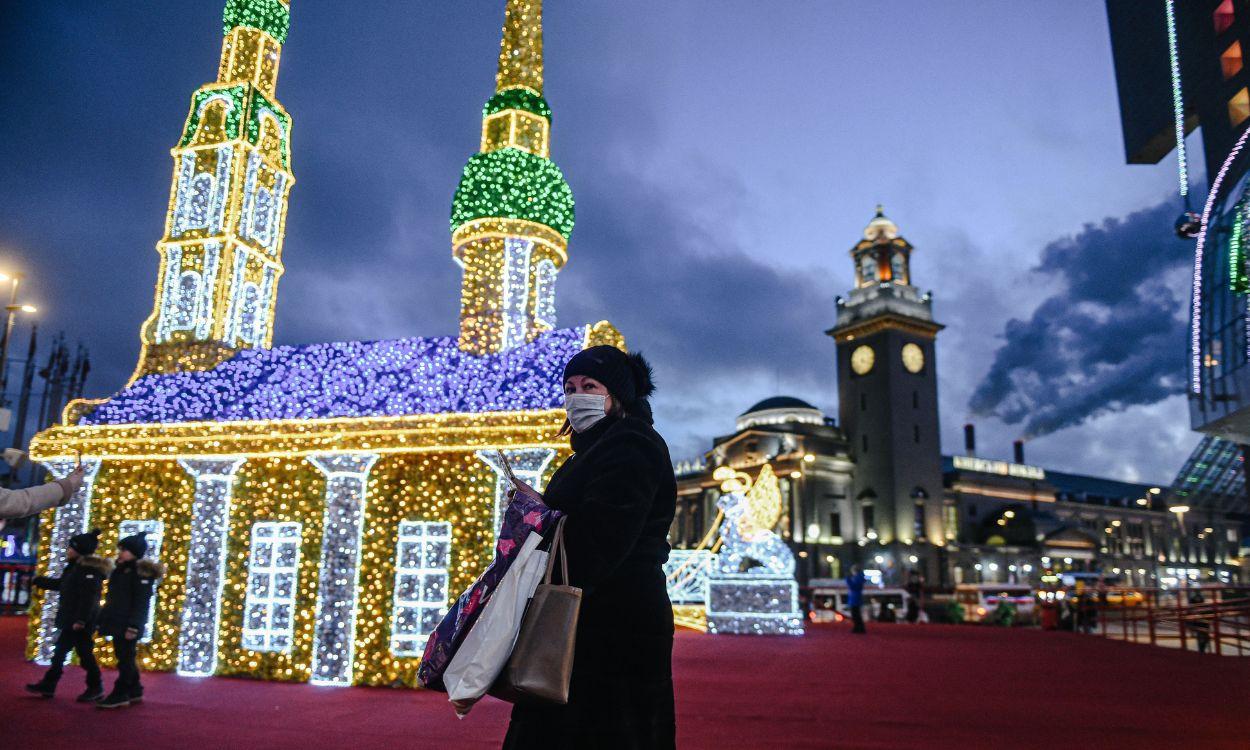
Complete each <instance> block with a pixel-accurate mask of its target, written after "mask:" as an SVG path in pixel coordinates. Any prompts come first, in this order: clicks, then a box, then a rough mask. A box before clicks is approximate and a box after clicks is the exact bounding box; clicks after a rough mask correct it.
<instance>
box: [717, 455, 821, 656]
mask: <svg viewBox="0 0 1250 750" xmlns="http://www.w3.org/2000/svg"><path fill="white" fill-rule="evenodd" d="M721 476H725V477H726V479H725V486H727V487H728V486H730V485H731V483H733V487H736V488H741V489H733V490H732V491H729V492H726V493H725V494H723V495H721V497H720V499H719V500H718V501H717V503H716V504H717V507H719V508H720V509H721V512H722V513H724V518H725V520H724V522H723V523H722V524H721V525H720V530H721V541H722V542H723V544H722V545H721V548H720V553H719V555H717V559H716V561H715V563H714V565H713V568H712V571H711V572H710V573H709V575H708V583H707V627H708V631H709V632H712V633H753V634H769V633H771V634H787V635H798V634H802V632H803V616H802V613H801V612H799V608H798V583H797V582H796V581H795V580H794V554H793V553H792V552H791V551H790V548H789V546H787V545H786V543H785V542H784V541H782V540H781V538H780V537H779V536H777V534H775V533H774V532H773V528H774V527H775V526H776V524H777V522H778V520H779V519H780V517H781V511H782V497H781V489H780V483H779V482H778V480H777V476H776V474H775V473H773V470H772V467H771V466H770V465H769V464H764V466H763V467H762V468H761V469H760V473H759V476H758V477H757V478H756V479H755V481H754V482H753V483H751V485H750V486H749V487H743V485H744V484H745V483H746V481H748V480H749V477H748V478H747V479H745V480H744V479H739V478H738V476H736V472H732V471H729V472H723V473H722V474H721Z"/></svg>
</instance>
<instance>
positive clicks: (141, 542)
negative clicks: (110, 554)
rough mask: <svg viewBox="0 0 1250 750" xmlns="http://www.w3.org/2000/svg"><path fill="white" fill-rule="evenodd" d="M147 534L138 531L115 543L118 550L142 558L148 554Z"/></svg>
mask: <svg viewBox="0 0 1250 750" xmlns="http://www.w3.org/2000/svg"><path fill="white" fill-rule="evenodd" d="M147 536H148V532H146V531H140V532H139V533H138V534H133V535H131V536H128V537H123V538H122V539H121V540H120V541H118V542H117V546H118V548H119V549H124V550H126V551H127V552H129V553H130V554H132V555H134V556H135V557H139V558H141V557H143V556H144V555H146V554H147V553H148V539H147Z"/></svg>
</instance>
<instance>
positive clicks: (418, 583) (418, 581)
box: [391, 521, 451, 657]
mask: <svg viewBox="0 0 1250 750" xmlns="http://www.w3.org/2000/svg"><path fill="white" fill-rule="evenodd" d="M439 542H444V543H445V544H444V546H443V548H442V549H441V550H438V549H433V548H434V546H435V545H436V544H438V543H439ZM404 545H413V546H414V547H415V549H414V550H413V553H412V555H411V556H410V557H409V559H411V560H415V561H416V564H415V565H405V564H404V559H405V555H404ZM450 569H451V524H450V523H448V522H447V521H402V522H400V524H399V538H398V540H397V541H396V543H395V586H394V590H395V594H394V602H393V604H392V607H391V654H392V655H394V656H400V657H419V656H421V655H422V654H423V653H424V652H425V644H426V641H428V640H429V637H430V634H431V633H433V632H434V629H435V628H436V627H437V626H438V623H439V621H440V620H442V618H443V615H445V614H447V600H448V597H447V591H448V584H449V583H450V575H449V571H450ZM406 577H411V578H412V579H414V580H413V584H414V586H413V588H414V589H415V591H416V593H417V596H416V598H407V597H405V596H403V591H404V585H403V584H404V581H405V578H406ZM430 584H434V589H433V590H435V591H437V590H438V589H440V588H441V590H442V596H441V597H438V596H437V595H435V596H429V593H430V592H431V586H430ZM403 614H407V615H408V618H407V619H408V621H409V622H410V623H414V624H415V629H413V630H411V631H406V632H400V619H401V615H403Z"/></svg>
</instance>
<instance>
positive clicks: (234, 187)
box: [132, 0, 295, 379]
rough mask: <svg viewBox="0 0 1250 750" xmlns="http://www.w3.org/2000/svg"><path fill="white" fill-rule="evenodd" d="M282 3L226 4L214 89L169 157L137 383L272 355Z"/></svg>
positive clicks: (200, 95)
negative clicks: (255, 351)
mask: <svg viewBox="0 0 1250 750" xmlns="http://www.w3.org/2000/svg"><path fill="white" fill-rule="evenodd" d="M290 24H291V9H290V3H289V0H226V3H225V9H224V10H223V12H222V26H221V29H222V35H223V37H224V38H223V40H222V46H221V59H220V62H219V63H218V67H217V80H216V81H214V82H212V83H208V84H205V85H204V86H201V87H200V89H199V90H198V91H196V92H195V94H194V95H193V96H192V98H191V110H190V113H189V114H188V115H187V121H186V125H184V127H183V130H182V138H181V139H180V140H179V141H178V144H177V145H176V146H175V147H174V149H173V151H172V154H173V157H174V176H173V186H172V187H171V189H170V201H169V213H168V214H167V216H166V219H165V236H164V237H163V238H162V239H161V241H160V242H159V243H158V244H157V248H156V249H157V252H158V253H159V254H160V258H161V268H160V273H159V274H158V277H157V286H156V304H155V306H154V308H153V310H152V314H151V316H149V317H148V319H147V321H146V322H145V323H144V325H143V328H142V330H141V333H140V337H141V339H142V341H143V351H142V354H141V355H140V359H139V364H138V366H137V367H136V369H135V373H134V376H133V377H132V379H134V378H138V377H141V376H143V375H146V374H149V373H156V372H172V371H176V370H201V369H210V368H212V367H215V366H216V365H217V364H218V363H220V362H221V361H222V360H224V359H227V358H228V357H230V356H232V355H233V354H234V353H235V352H237V351H239V350H240V349H246V348H251V347H267V346H269V345H270V342H271V341H272V338H273V309H274V300H275V298H276V296H277V286H278V279H279V278H280V277H281V276H282V273H283V270H284V267H283V265H282V244H283V243H282V240H283V235H284V234H285V229H286V226H285V225H286V206H287V196H288V195H289V193H290V189H291V185H292V184H294V182H295V178H294V176H293V175H292V173H291V141H290V137H291V117H290V115H288V114H287V113H286V110H284V109H283V108H282V106H281V105H280V104H279V103H278V101H277V97H276V94H275V91H276V89H277V85H278V63H279V61H280V60H281V56H282V45H283V43H285V42H286V38H287V32H288V30H289V29H290Z"/></svg>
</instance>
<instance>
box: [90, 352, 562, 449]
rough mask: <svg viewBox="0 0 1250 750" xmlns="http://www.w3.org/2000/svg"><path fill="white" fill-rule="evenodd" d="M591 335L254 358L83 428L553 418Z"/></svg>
mask: <svg viewBox="0 0 1250 750" xmlns="http://www.w3.org/2000/svg"><path fill="white" fill-rule="evenodd" d="M585 335H586V329H585V328H566V329H561V330H558V331H552V332H550V333H547V334H544V335H543V336H540V337H539V338H537V339H535V340H534V341H533V342H531V343H529V344H526V345H525V346H522V347H518V348H516V349H513V350H511V351H509V352H506V353H503V354H492V355H488V356H485V357H475V356H471V355H468V354H465V353H464V352H462V351H460V349H459V347H458V346H457V345H456V339H455V337H446V338H411V339H395V340H391V341H346V342H341V343H332V344H310V345H307V346H279V347H276V348H274V349H249V350H245V351H242V352H239V353H238V354H236V355H235V356H233V357H231V358H230V359H228V360H226V361H225V362H222V363H221V364H220V365H218V366H217V367H216V368H214V369H212V370H210V371H208V372H183V373H174V374H171V375H148V376H147V377H144V378H140V379H139V380H137V381H135V382H134V383H133V384H131V385H130V386H128V387H127V388H125V389H124V390H122V391H121V392H119V393H117V394H116V395H115V396H113V397H112V398H110V399H109V400H108V401H106V402H104V403H103V404H100V405H99V406H98V407H96V408H95V410H94V411H92V412H91V413H90V414H87V415H86V416H85V417H83V418H82V419H81V420H80V421H79V424H82V425H110V424H152V423H163V422H201V421H213V422H232V421H240V420H253V419H329V418H334V417H385V416H400V415H404V414H436V413H442V412H485V411H518V410H528V409H552V408H556V407H559V406H560V405H561V404H563V402H564V396H563V392H562V388H561V376H562V375H563V372H564V364H565V363H566V362H568V361H569V358H571V357H572V356H573V355H574V354H576V353H577V352H578V351H580V350H581V349H582V347H583V345H584V342H585Z"/></svg>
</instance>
